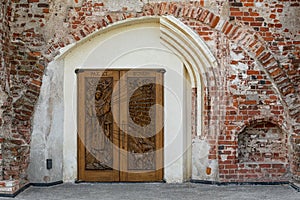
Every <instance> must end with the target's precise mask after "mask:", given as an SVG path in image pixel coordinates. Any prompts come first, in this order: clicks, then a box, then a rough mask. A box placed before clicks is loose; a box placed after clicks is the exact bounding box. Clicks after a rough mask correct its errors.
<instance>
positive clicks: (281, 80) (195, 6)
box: [44, 2, 300, 118]
mask: <svg viewBox="0 0 300 200" xmlns="http://www.w3.org/2000/svg"><path fill="white" fill-rule="evenodd" d="M83 6H93V7H97V6H102V5H98V4H96V3H95V4H94V5H92V4H91V3H89V4H88V3H86V5H83ZM76 9H77V8H76ZM78 9H79V8H78ZM163 15H173V16H174V17H176V18H179V19H192V20H196V21H198V22H200V23H202V24H204V25H206V26H209V27H210V28H211V29H212V30H215V31H217V32H220V33H221V34H224V35H225V36H226V37H227V38H228V39H229V40H230V41H231V42H233V43H235V44H237V45H239V46H240V47H241V48H242V49H243V50H244V51H245V52H246V53H247V54H248V55H249V56H250V57H251V58H253V59H254V60H255V61H256V62H257V63H258V65H259V66H260V67H261V68H262V69H263V71H265V72H266V74H267V76H268V77H269V78H270V80H272V81H273V83H274V84H275V85H276V88H277V89H278V94H279V96H280V97H281V100H282V101H283V105H284V106H285V108H286V110H287V111H288V112H289V113H290V115H291V117H292V118H299V116H298V115H297V114H298V113H299V112H300V108H297V107H296V106H295V105H296V104H297V103H299V95H297V94H294V93H295V91H296V90H295V88H294V85H293V83H292V82H291V80H290V79H289V77H288V76H287V74H286V73H285V71H284V70H283V69H282V68H281V66H280V64H279V61H278V60H277V59H276V58H275V57H274V55H273V54H272V52H271V50H270V49H268V46H267V44H266V42H265V41H264V40H263V39H262V37H260V36H259V34H257V33H256V32H255V31H254V30H252V29H250V28H245V27H242V26H240V25H235V24H233V23H231V22H229V19H224V18H222V17H220V16H219V15H216V14H214V13H213V12H211V11H210V10H208V9H205V8H203V7H202V4H201V2H190V3H182V2H170V3H169V2H161V3H149V4H147V5H146V6H144V8H143V10H142V12H128V13H125V12H124V13H115V14H114V13H111V14H108V15H106V16H103V17H101V19H99V20H98V21H95V23H94V24H92V25H88V24H86V23H85V22H84V21H81V24H83V26H82V27H81V28H79V29H76V31H74V32H72V33H71V34H69V37H67V38H64V41H59V40H58V41H54V40H53V42H52V43H50V44H49V46H48V48H47V50H46V51H45V55H44V56H45V57H46V58H48V59H49V60H52V59H53V57H54V56H56V55H57V54H58V52H59V50H60V49H61V48H62V47H64V46H67V45H68V44H71V43H73V42H78V41H81V40H83V39H84V38H86V36H88V35H90V34H93V33H95V32H97V31H98V30H99V29H104V28H105V27H107V26H110V25H112V24H115V23H118V22H120V21H123V20H126V19H128V18H138V17H142V16H163ZM76 23H79V22H76ZM75 26H76V27H77V28H78V27H79V26H80V25H76V24H75ZM72 41H73V42H72ZM287 101H289V103H288V102H287Z"/></svg>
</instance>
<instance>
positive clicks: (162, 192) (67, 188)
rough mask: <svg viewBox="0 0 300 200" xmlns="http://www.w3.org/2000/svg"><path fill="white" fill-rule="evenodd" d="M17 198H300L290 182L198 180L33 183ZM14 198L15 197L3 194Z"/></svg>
mask: <svg viewBox="0 0 300 200" xmlns="http://www.w3.org/2000/svg"><path fill="white" fill-rule="evenodd" d="M15 199H16V200H62V199H63V200H69V199H72V200H77V199H78V200H96V199H112V200H114V199H115V200H123V199H124V200H125V199H145V200H151V199H153V200H154V199H176V200H179V199H189V200H192V199H197V200H199V199H207V200H220V199H224V200H244V199H245V200H246V199H247V200H256V199H263V200H276V199H278V200H282V199H285V200H300V193H299V192H297V191H296V190H295V189H293V188H291V187H290V186H289V185H263V186H262V185H227V186H216V185H205V184H197V183H184V184H166V183H95V184H92V183H80V184H71V183H66V184H62V185H56V186H52V187H30V188H28V189H26V190H25V191H24V192H22V193H20V194H19V195H18V196H17V197H15ZM0 200H12V198H0Z"/></svg>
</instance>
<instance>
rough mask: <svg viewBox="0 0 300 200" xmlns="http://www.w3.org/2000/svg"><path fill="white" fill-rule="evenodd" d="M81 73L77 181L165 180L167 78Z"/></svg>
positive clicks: (131, 72)
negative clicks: (165, 83)
mask: <svg viewBox="0 0 300 200" xmlns="http://www.w3.org/2000/svg"><path fill="white" fill-rule="evenodd" d="M77 74H78V179H79V180H83V181H101V182H102V181H103V182H104V181H159V180H162V178H163V148H162V147H163V89H162V84H163V73H162V72H161V71H159V70H121V71H116V70H109V71H107V70H106V71H101V70H97V71H95V70H84V71H83V70H81V71H79V73H77Z"/></svg>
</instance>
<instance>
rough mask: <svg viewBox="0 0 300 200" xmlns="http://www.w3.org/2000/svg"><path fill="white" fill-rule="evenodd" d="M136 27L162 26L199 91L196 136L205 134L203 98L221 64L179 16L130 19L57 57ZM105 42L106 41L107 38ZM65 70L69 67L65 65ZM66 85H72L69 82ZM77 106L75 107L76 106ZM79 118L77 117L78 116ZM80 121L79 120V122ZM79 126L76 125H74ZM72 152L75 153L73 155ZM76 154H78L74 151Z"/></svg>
mask: <svg viewBox="0 0 300 200" xmlns="http://www.w3.org/2000/svg"><path fill="white" fill-rule="evenodd" d="M136 24H141V25H142V24H148V25H149V24H158V25H159V28H160V42H161V44H163V45H164V46H165V47H167V48H168V49H169V50H170V52H172V53H173V54H174V55H176V56H177V57H178V58H179V59H180V60H181V62H182V63H183V64H184V66H185V69H186V76H187V78H188V79H189V81H190V87H191V88H190V89H196V90H197V96H196V98H195V101H196V103H195V105H197V107H196V108H194V109H195V110H197V113H198V114H197V116H196V120H197V122H196V124H197V129H196V135H201V133H202V132H203V131H202V128H203V125H202V124H203V115H202V114H201V113H202V110H203V102H204V101H203V99H204V96H203V95H202V94H203V90H204V88H205V87H206V88H207V87H208V86H209V84H208V83H210V85H212V84H215V83H214V80H210V81H209V82H208V80H207V79H208V77H213V76H214V74H213V68H215V67H216V66H217V61H216V59H215V57H214V56H213V54H212V53H211V51H210V50H209V48H208V47H207V45H206V44H205V42H204V41H203V40H202V39H201V38H200V37H199V35H197V34H196V33H195V32H194V31H193V30H191V29H190V28H189V27H187V26H186V25H185V24H183V23H182V22H181V21H180V20H178V19H177V18H175V17H172V16H163V17H141V18H135V19H127V20H124V21H120V22H116V23H114V24H112V25H110V26H108V27H106V28H104V29H102V30H99V31H97V32H95V33H92V34H91V35H89V36H87V37H86V38H84V39H82V40H81V41H79V42H77V43H75V44H73V45H71V46H68V47H66V48H64V49H63V50H62V51H61V52H62V54H61V55H60V56H59V57H58V58H57V59H58V60H63V59H64V58H65V57H66V56H68V55H69V54H72V51H73V50H74V49H76V48H78V47H80V45H82V44H84V43H85V42H88V41H91V40H93V38H96V37H97V36H99V35H101V34H105V33H109V32H110V31H113V30H123V31H124V30H126V29H130V27H131V26H134V25H136ZM104 39H105V38H104ZM64 67H67V66H65V65H64ZM66 72H67V71H66V70H65V76H66ZM65 84H69V83H66V82H65ZM65 105H66V103H65ZM73 106H74V105H73ZM73 110H74V112H75V110H76V107H73ZM67 115H68V113H66V112H65V117H64V119H65V122H64V124H65V125H64V128H65V130H64V134H65V135H64V147H63V148H64V181H71V180H70V178H71V179H72V177H73V176H72V175H70V174H68V172H67V171H70V170H71V171H76V172H77V169H74V166H70V165H68V162H73V163H74V160H72V159H71V160H70V159H69V158H68V157H69V155H70V152H69V150H68V144H67V136H66V123H69V124H68V126H69V125H70V123H74V119H73V120H72V119H69V118H68V117H69V116H67ZM75 116H76V115H75ZM75 122H76V120H75ZM185 123H187V124H189V125H190V124H191V123H190V122H185ZM74 125H75V126H76V124H74ZM187 130H191V128H188V129H187ZM186 135H188V136H184V137H185V140H186V141H184V142H185V143H186V144H185V145H186V146H189V148H187V152H186V153H187V154H188V155H186V157H187V160H188V162H189V165H188V166H187V167H188V168H191V150H190V148H191V147H190V146H191V135H192V133H191V131H188V133H186ZM71 153H72V152H71ZM73 153H74V152H73ZM185 170H186V171H187V172H184V173H183V174H185V177H183V180H184V179H188V178H189V177H191V170H188V169H185Z"/></svg>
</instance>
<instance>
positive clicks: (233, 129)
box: [0, 0, 300, 191]
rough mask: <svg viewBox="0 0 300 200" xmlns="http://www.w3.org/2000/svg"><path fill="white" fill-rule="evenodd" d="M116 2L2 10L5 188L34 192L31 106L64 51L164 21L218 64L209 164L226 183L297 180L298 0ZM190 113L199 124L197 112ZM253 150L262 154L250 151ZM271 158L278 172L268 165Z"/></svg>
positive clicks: (210, 97) (34, 3) (14, 3)
mask: <svg viewBox="0 0 300 200" xmlns="http://www.w3.org/2000/svg"><path fill="white" fill-rule="evenodd" d="M109 2H110V1H103V2H102V1H100V0H99V1H96V0H94V1H87V0H81V1H80V0H73V1H72V0H68V1H67V0H62V1H48V0H28V1H24V0H7V1H2V2H1V4H0V21H1V23H0V36H1V43H0V52H1V54H0V63H1V65H0V86H1V88H0V90H1V95H0V104H1V105H0V106H1V107H0V114H1V115H0V134H1V135H0V138H2V139H1V140H0V142H1V147H2V151H1V162H0V164H1V165H2V167H1V169H2V170H1V169H0V172H1V171H2V173H1V174H0V179H1V180H0V187H3V188H5V184H1V181H3V183H7V181H11V180H14V181H16V182H14V184H16V185H18V186H14V188H15V190H17V189H18V188H19V187H22V186H24V185H25V184H27V182H28V180H27V175H26V169H27V166H28V163H29V153H30V141H31V131H32V116H33V113H34V105H35V103H36V101H37V99H38V97H39V92H40V87H41V85H42V76H43V74H44V72H45V69H46V68H47V64H48V63H49V62H50V61H51V60H53V59H54V57H55V56H57V55H58V54H59V50H60V49H61V48H63V47H65V46H67V45H69V44H73V43H75V42H77V41H80V40H82V39H83V38H85V37H87V36H88V35H90V34H91V33H94V32H96V31H97V30H99V29H104V28H105V27H107V26H108V25H111V24H114V23H115V22H117V21H122V20H126V19H129V18H138V17H142V16H163V15H173V16H175V17H176V18H178V19H180V20H181V21H182V22H184V23H185V24H186V25H187V26H189V27H190V28H192V29H193V30H194V31H195V32H196V33H198V35H199V36H200V37H201V38H202V39H203V40H204V41H205V42H206V44H207V45H208V47H209V48H210V50H211V51H212V52H213V54H214V56H215V57H216V58H217V60H218V68H216V69H210V70H211V71H212V73H213V74H214V75H215V77H211V79H213V80H214V82H215V83H216V85H214V84H210V85H205V88H204V111H203V113H202V114H203V119H204V122H203V124H204V133H202V135H205V136H206V137H207V139H208V140H209V143H210V145H211V149H210V155H209V159H212V160H213V159H217V160H218V163H219V180H220V181H224V182H236V181H286V180H298V181H299V180H300V158H299V157H300V156H299V155H300V147H299V146H300V124H299V123H300V104H299V96H300V95H299V92H300V91H299V90H300V88H299V85H300V76H299V66H300V53H299V52H300V36H299V33H300V27H299V26H300V21H299V19H300V18H299V13H300V12H299V10H300V2H299V1H298V0H273V1H270V0H259V1H258V0H241V1H238V0H235V1H233V0H228V1H225V0H218V1H190V2H189V1H167V2H158V3H157V2H156V1H149V3H147V2H144V1H141V4H139V5H136V4H135V3H130V2H131V1H128V2H129V3H128V6H126V5H125V6H124V5H122V6H115V7H112V5H115V4H111V2H110V3H109ZM132 2H133V1H132ZM106 3H107V4H106ZM116 5H117V4H116ZM112 9H113V10H112ZM195 91H196V90H194V92H193V96H195V95H200V94H196V93H195ZM193 102H194V101H193ZM215 104H218V105H219V106H218V108H214V106H212V105H215ZM196 107H197V106H196V105H193V108H196ZM193 113H194V115H196V116H193V119H195V118H197V117H199V116H197V115H199V114H200V111H196V110H193ZM195 121H196V120H195ZM192 126H193V127H192V130H193V133H194V132H196V130H197V129H196V126H197V124H196V123H195V124H193V125H192ZM211 129H214V130H215V131H216V133H215V134H212V133H211V132H210V130H211ZM193 135H194V137H196V134H195V133H194V134H193ZM263 135H264V136H263ZM267 137H270V138H274V140H272V141H271V140H269V139H268V138H267ZM262 141H265V142H262ZM253 143H255V145H259V146H260V147H259V148H256V149H255V150H253V149H251V148H254V147H253V146H252V145H251V144H253ZM245 146H246V147H247V148H244V147H245ZM241 147H243V148H241ZM242 149H243V150H242ZM270 149H272V151H270ZM252 150H253V151H252ZM267 150H268V153H270V154H271V156H272V158H274V159H275V161H276V162H269V161H266V159H267V156H266V155H265V154H263V152H265V151H267ZM256 154H257V155H256ZM263 157H265V158H264V159H263ZM5 181H6V182H5ZM3 191H5V190H4V189H3Z"/></svg>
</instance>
